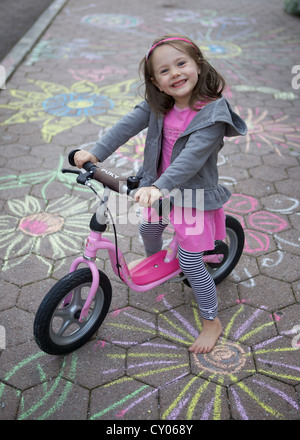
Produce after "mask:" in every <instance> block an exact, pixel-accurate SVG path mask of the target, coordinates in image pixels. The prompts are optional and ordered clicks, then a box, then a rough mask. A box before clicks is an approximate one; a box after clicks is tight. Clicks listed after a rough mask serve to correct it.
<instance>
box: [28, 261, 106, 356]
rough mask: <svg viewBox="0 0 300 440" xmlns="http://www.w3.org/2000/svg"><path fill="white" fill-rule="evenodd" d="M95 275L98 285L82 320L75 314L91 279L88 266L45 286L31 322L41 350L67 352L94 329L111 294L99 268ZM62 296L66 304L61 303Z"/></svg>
mask: <svg viewBox="0 0 300 440" xmlns="http://www.w3.org/2000/svg"><path fill="white" fill-rule="evenodd" d="M99 275H100V282H99V288H98V290H97V292H96V295H95V297H94V300H93V303H92V305H91V308H90V311H89V314H88V316H87V319H86V320H85V321H84V322H79V317H80V312H81V308H82V307H83V305H84V302H85V299H86V297H87V294H88V292H89V290H90V286H91V283H92V273H91V271H90V269H89V268H85V269H78V270H76V271H74V272H72V273H70V274H68V275H66V276H65V277H64V278H62V279H61V280H60V281H58V282H57V283H56V284H55V285H54V286H53V287H52V288H51V289H50V290H49V292H48V293H47V295H46V296H45V298H44V299H43V301H42V302H41V305H40V307H39V309H38V311H37V313H36V316H35V320H34V326H33V333H34V337H35V340H36V343H37V344H38V346H39V347H40V348H41V350H43V351H44V352H45V353H49V354H53V355H62V354H67V353H70V352H72V351H74V350H77V349H78V348H80V347H81V346H82V345H84V344H85V343H86V342H87V341H88V340H89V339H90V338H91V337H92V336H93V335H94V333H96V331H97V330H98V328H99V327H100V325H101V324H102V322H103V321H104V319H105V317H106V315H107V312H108V310H109V307H110V303H111V296H112V289H111V284H110V281H109V279H108V278H107V276H106V275H105V273H103V272H101V271H99ZM68 296H69V298H68ZM65 300H68V304H64V301H65Z"/></svg>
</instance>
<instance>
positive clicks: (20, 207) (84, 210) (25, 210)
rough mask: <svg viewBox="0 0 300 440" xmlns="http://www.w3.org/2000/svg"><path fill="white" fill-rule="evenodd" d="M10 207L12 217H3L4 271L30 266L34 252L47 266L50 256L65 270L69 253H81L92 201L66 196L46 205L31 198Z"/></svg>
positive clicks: (0, 239) (12, 202) (0, 245)
mask: <svg viewBox="0 0 300 440" xmlns="http://www.w3.org/2000/svg"><path fill="white" fill-rule="evenodd" d="M7 206H8V214H6V215H1V216H0V224H1V230H0V249H1V254H2V256H3V257H2V258H3V260H4V264H3V266H2V271H3V272H5V271H7V270H9V269H11V268H13V267H16V266H19V265H22V264H26V261H27V260H28V258H29V257H30V255H31V254H32V253H35V254H37V255H39V260H40V262H41V264H44V265H45V266H47V267H48V266H49V260H48V259H47V258H46V257H47V256H48V258H49V256H50V257H51V258H53V259H54V260H57V264H58V266H59V267H61V266H62V265H63V264H64V258H65V257H66V254H68V252H69V250H71V251H72V252H73V253H76V252H80V251H81V249H82V245H83V238H84V235H85V234H86V235H87V234H88V232H89V221H90V218H91V213H90V212H89V208H90V203H89V201H87V200H82V199H80V198H79V197H73V196H69V195H66V196H63V197H61V198H59V199H57V200H53V201H50V202H49V203H48V204H47V206H45V204H44V203H42V202H41V201H40V200H39V199H38V198H36V197H33V196H30V195H27V196H25V197H24V198H22V199H11V200H9V201H8V202H7ZM45 249H46V255H45ZM60 259H62V260H60Z"/></svg>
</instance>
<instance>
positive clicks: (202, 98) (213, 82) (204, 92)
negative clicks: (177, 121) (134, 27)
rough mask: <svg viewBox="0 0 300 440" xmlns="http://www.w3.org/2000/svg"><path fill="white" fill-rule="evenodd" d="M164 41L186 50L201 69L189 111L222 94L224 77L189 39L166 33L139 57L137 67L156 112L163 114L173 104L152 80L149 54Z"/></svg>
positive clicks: (146, 93)
mask: <svg viewBox="0 0 300 440" xmlns="http://www.w3.org/2000/svg"><path fill="white" fill-rule="evenodd" d="M163 44H169V45H170V46H173V47H175V48H176V49H178V50H181V51H182V52H185V53H186V54H187V55H189V56H190V57H191V58H192V59H193V60H194V61H195V63H196V64H197V66H198V67H199V68H200V74H199V76H198V82H197V84H196V86H195V88H194V90H193V93H192V96H191V98H190V102H189V107H190V108H191V109H192V110H196V111H197V110H199V107H198V106H197V103H199V102H209V101H213V100H215V99H218V98H220V97H221V96H222V93H223V91H224V88H225V86H226V83H225V80H224V78H223V77H222V75H220V74H219V73H218V72H217V71H216V70H215V68H214V67H213V66H212V65H211V64H210V63H209V62H208V61H207V60H206V59H205V57H204V55H203V53H202V52H201V50H200V49H199V47H198V46H197V45H196V44H195V43H194V42H193V41H192V40H191V39H190V38H188V37H186V36H184V35H165V36H164V37H162V38H158V39H156V40H155V41H154V42H153V44H152V46H151V47H150V49H149V51H148V53H147V54H146V55H145V56H144V57H143V59H142V60H141V62H140V66H139V71H140V73H142V75H143V77H144V83H143V85H144V86H145V91H144V98H145V99H146V101H147V102H148V103H149V104H150V106H151V108H152V109H153V110H154V111H155V112H156V113H163V114H165V113H166V112H167V111H168V110H170V109H171V108H172V107H173V106H174V98H172V96H169V95H167V94H166V93H164V92H161V91H160V90H159V89H158V87H156V86H155V85H154V83H153V78H155V76H154V69H153V63H152V57H151V55H152V53H153V52H154V51H155V49H156V47H157V46H160V45H163ZM154 46H155V47H154Z"/></svg>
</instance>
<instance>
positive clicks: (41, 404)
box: [0, 352, 78, 420]
mask: <svg viewBox="0 0 300 440" xmlns="http://www.w3.org/2000/svg"><path fill="white" fill-rule="evenodd" d="M44 356H45V353H43V352H38V353H37V354H34V355H32V356H29V357H28V358H25V359H23V360H22V361H21V362H20V363H19V364H17V365H16V366H14V367H13V368H12V369H11V370H10V371H9V372H8V373H6V374H5V375H4V381H7V382H9V380H10V379H11V378H12V377H13V376H14V375H16V374H19V373H20V372H23V374H24V371H25V370H26V369H27V368H28V366H30V367H31V368H33V367H34V366H35V364H36V363H37V365H36V368H37V370H38V371H39V376H40V379H41V382H43V381H44V380H45V377H44V373H43V365H42V363H41V362H39V361H38V360H39V359H40V358H43V357H44ZM77 362H78V359H77V354H76V353H73V354H72V355H71V357H70V358H67V357H65V358H63V361H62V367H61V370H60V373H59V375H58V376H57V377H56V378H55V379H53V380H50V381H49V382H44V387H43V389H44V395H43V396H42V398H38V399H37V401H36V403H35V404H33V405H32V406H31V407H28V406H27V402H26V399H24V398H23V399H22V405H21V406H20V409H19V415H18V418H17V419H18V420H26V419H31V418H34V419H35V420H45V419H48V418H49V417H50V416H51V415H52V414H53V413H55V412H56V411H58V410H59V409H60V407H61V406H63V405H64V404H65V403H66V401H67V398H68V395H69V393H70V391H71V389H72V387H73V384H72V382H69V381H62V380H61V379H62V378H63V377H64V375H65V372H66V371H68V374H69V378H70V380H72V379H74V377H75V373H76V367H77ZM61 384H63V385H64V388H63V391H62V392H60V393H59V395H58V398H57V399H55V403H54V404H53V403H50V405H51V406H50V409H49V407H47V405H48V404H49V402H52V401H53V397H54V398H55V394H56V393H57V390H58V387H59V386H60V385H61ZM4 397H5V386H4V383H3V382H1V383H0V400H1V399H3V398H4ZM37 413H39V415H38V416H37V415H36V414H37Z"/></svg>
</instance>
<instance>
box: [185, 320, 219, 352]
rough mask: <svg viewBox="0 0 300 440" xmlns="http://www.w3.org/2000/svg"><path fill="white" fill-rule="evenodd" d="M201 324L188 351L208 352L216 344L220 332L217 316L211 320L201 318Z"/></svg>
mask: <svg viewBox="0 0 300 440" xmlns="http://www.w3.org/2000/svg"><path fill="white" fill-rule="evenodd" d="M202 326H203V328H202V332H201V333H200V335H199V336H198V338H197V339H196V340H195V341H194V343H193V344H192V345H191V346H190V348H189V351H192V352H194V353H209V352H210V351H211V350H212V349H213V348H214V346H215V345H216V342H217V340H218V339H219V336H220V335H221V333H222V325H221V322H220V320H219V318H215V319H214V320H213V321H209V320H207V319H202Z"/></svg>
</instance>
